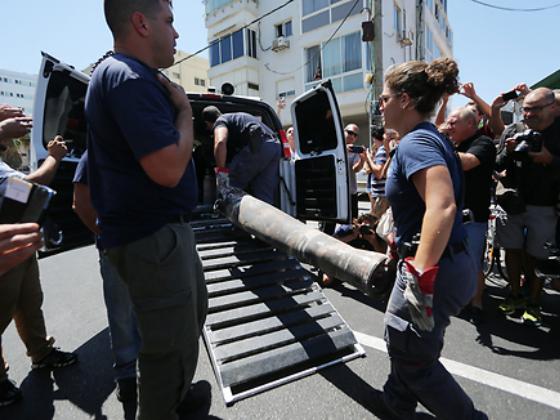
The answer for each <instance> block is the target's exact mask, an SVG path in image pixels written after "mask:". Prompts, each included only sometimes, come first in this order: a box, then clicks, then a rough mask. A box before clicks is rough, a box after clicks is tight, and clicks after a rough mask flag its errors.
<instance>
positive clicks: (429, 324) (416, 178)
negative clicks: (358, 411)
mask: <svg viewBox="0 0 560 420" xmlns="http://www.w3.org/2000/svg"><path fill="white" fill-rule="evenodd" d="M458 73H459V70H458V68H457V64H456V63H455V61H453V60H451V59H450V58H441V59H438V60H435V61H434V62H432V63H431V64H427V63H424V62H421V61H410V62H406V63H403V64H400V65H398V66H395V67H393V68H391V69H389V71H388V72H387V74H386V75H385V85H384V89H383V93H382V94H381V96H380V109H381V112H382V113H383V117H384V121H385V128H392V129H395V130H396V131H398V132H399V133H400V135H401V137H402V140H401V142H400V144H399V146H398V148H397V151H396V153H395V155H394V157H393V161H392V163H391V166H390V168H389V172H388V175H387V182H386V184H385V191H386V195H387V197H388V199H389V202H390V204H391V207H392V210H393V216H394V220H395V227H396V245H397V249H398V253H399V263H398V270H397V279H396V281H395V285H394V287H393V290H392V293H391V297H390V299H389V302H388V305H387V310H386V313H385V341H386V342H387V348H388V352H389V356H390V358H391V373H390V374H389V378H388V379H387V382H386V384H385V386H384V393H383V396H384V402H385V405H386V406H387V408H388V409H389V410H390V411H391V412H392V413H393V414H394V415H396V416H397V417H398V418H400V419H409V418H410V419H412V418H415V409H416V405H417V403H418V402H421V403H422V404H423V405H424V406H425V407H426V408H428V409H429V410H430V411H431V412H432V413H433V414H435V415H436V417H437V418H442V419H444V418H447V419H448V418H454V419H474V418H482V419H484V418H486V416H485V415H484V414H483V413H481V412H479V411H477V410H475V408H474V405H473V402H472V400H471V399H470V398H469V397H468V395H467V394H466V393H465V392H464V391H463V389H462V388H461V387H460V386H459V384H458V383H457V382H456V381H455V380H454V379H453V377H452V376H451V375H450V373H449V372H448V371H447V370H446V369H445V367H444V366H443V365H442V364H441V363H440V362H439V356H440V352H441V349H442V347H443V336H444V332H445V328H446V327H447V326H448V325H449V322H450V317H451V316H452V315H455V314H457V313H458V312H459V311H460V310H461V308H462V307H463V306H464V305H465V304H467V303H468V302H469V301H470V299H471V298H472V296H473V294H474V292H475V285H476V272H475V268H474V260H473V258H471V257H470V255H469V254H468V253H467V251H466V247H465V245H464V240H465V231H464V229H463V226H462V224H461V218H462V214H461V213H462V209H461V202H462V170H461V167H460V164H459V162H458V160H457V158H456V155H455V151H454V149H453V147H452V145H451V143H449V142H448V141H447V140H446V139H445V138H444V137H443V136H441V135H440V134H439V133H438V131H437V129H436V127H435V126H434V125H433V124H432V123H431V122H430V121H429V118H430V116H431V115H432V113H433V111H434V108H435V106H436V104H437V102H438V101H439V100H440V99H441V97H442V95H443V94H444V93H453V92H455V91H457V88H458V81H457V76H458ZM418 236H419V239H418Z"/></svg>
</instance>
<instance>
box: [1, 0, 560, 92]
mask: <svg viewBox="0 0 560 420" xmlns="http://www.w3.org/2000/svg"><path fill="white" fill-rule="evenodd" d="M485 1H486V2H488V3H492V4H495V5H500V6H506V7H514V8H515V7H519V8H523V7H541V6H549V5H552V4H556V3H558V2H559V0H531V1H530V2H529V1H526V0H485ZM2 3H3V4H2V6H0V14H1V15H2V18H3V19H2V24H0V39H1V40H2V47H1V49H0V68H2V69H9V70H16V71H23V72H27V73H36V72H37V69H38V66H39V63H40V51H41V50H43V51H45V52H48V53H50V54H51V55H54V56H55V57H57V58H59V59H60V60H62V61H64V62H67V63H70V64H73V65H74V66H75V67H77V68H84V67H86V66H87V65H88V64H90V63H91V62H94V61H96V60H97V58H99V57H100V56H101V55H103V53H104V52H105V51H107V50H108V49H110V48H111V47H112V40H111V37H110V34H109V31H108V29H107V27H106V24H105V21H104V18H103V6H102V5H103V1H102V0H17V1H9V2H8V1H3V2H2ZM174 8H175V21H176V27H177V30H178V32H179V34H180V38H179V39H178V47H179V48H180V49H182V50H185V51H189V52H193V51H195V50H198V49H200V48H202V47H204V46H205V45H206V43H207V42H206V28H205V26H204V5H203V4H202V1H201V0H175V1H174ZM386 13H391V11H386ZM448 14H449V18H450V22H451V26H452V28H453V32H454V54H455V58H456V59H457V61H458V62H459V66H460V69H461V74H460V76H461V80H462V81H463V82H466V81H473V82H474V83H475V86H476V88H477V90H478V92H479V94H480V95H481V96H482V97H483V98H485V99H486V100H487V101H489V102H490V101H491V100H492V99H493V98H494V97H495V96H497V95H498V94H499V93H500V92H502V91H506V90H509V89H511V88H512V87H513V86H514V85H515V84H517V83H518V82H521V81H525V82H527V83H528V84H529V85H530V84H533V83H535V82H537V81H538V80H540V79H542V78H543V77H545V76H547V75H548V74H550V73H552V72H554V71H556V70H557V69H559V68H560V59H559V58H560V42H559V38H560V31H559V26H560V8H555V9H550V10H547V11H543V12H533V13H521V12H507V11H499V10H493V9H490V8H488V7H484V6H481V5H478V4H476V3H474V2H473V1H472V0H448ZM460 102H461V100H459V101H457V103H460Z"/></svg>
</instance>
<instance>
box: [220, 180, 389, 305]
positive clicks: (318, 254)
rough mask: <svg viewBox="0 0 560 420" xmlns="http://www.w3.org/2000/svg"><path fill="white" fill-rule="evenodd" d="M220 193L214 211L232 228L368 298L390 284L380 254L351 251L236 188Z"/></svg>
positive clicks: (377, 294) (223, 190)
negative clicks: (345, 283) (255, 238)
mask: <svg viewBox="0 0 560 420" xmlns="http://www.w3.org/2000/svg"><path fill="white" fill-rule="evenodd" d="M220 192H221V194H220V196H221V199H220V200H219V201H218V203H217V208H218V209H219V210H220V211H222V212H223V213H224V215H225V216H226V217H227V218H228V219H229V220H230V221H231V222H232V223H233V224H234V225H236V226H237V227H239V228H241V229H243V230H244V231H246V232H248V233H250V234H253V235H255V236H256V237H257V238H259V239H260V240H262V241H264V242H266V243H268V244H270V245H272V246H274V247H276V248H278V249H280V250H282V251H284V252H286V253H287V254H289V255H291V256H294V257H296V258H297V259H298V260H299V261H301V262H304V263H307V264H311V265H313V266H315V267H317V268H319V269H320V270H322V271H323V272H325V273H328V274H329V275H331V276H333V277H336V278H338V279H340V280H342V281H345V282H348V283H350V284H352V285H353V286H355V287H356V288H358V289H359V290H361V291H362V292H363V293H366V294H368V295H370V296H379V295H380V294H381V293H384V292H385V291H386V288H387V285H388V282H391V283H392V279H391V278H390V276H391V274H390V273H388V269H387V267H386V260H387V257H386V256H385V255H384V254H381V253H378V252H371V251H364V250H360V249H356V248H353V247H351V246H350V245H348V244H345V243H343V242H341V241H339V240H338V239H335V238H333V237H332V236H329V235H326V234H324V233H323V232H320V231H318V230H316V229H313V228H311V227H308V226H307V225H305V224H304V223H302V222H300V221H299V220H297V219H294V218H293V217H291V216H289V215H288V214H286V213H284V212H283V211H281V210H279V209H277V208H276V207H273V206H271V205H269V204H267V203H264V202H263V201H261V200H258V199H256V198H254V197H252V196H251V195H249V194H246V193H244V192H243V191H241V190H239V189H237V188H233V187H229V188H224V189H222V190H221V191H220Z"/></svg>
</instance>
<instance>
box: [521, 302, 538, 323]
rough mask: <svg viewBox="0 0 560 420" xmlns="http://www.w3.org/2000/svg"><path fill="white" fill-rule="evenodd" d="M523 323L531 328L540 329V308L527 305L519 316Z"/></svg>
mask: <svg viewBox="0 0 560 420" xmlns="http://www.w3.org/2000/svg"><path fill="white" fill-rule="evenodd" d="M521 319H522V320H523V323H524V324H526V325H530V326H532V327H540V326H541V324H542V317H541V308H539V306H538V305H528V306H527V309H525V312H523V315H522V316H521Z"/></svg>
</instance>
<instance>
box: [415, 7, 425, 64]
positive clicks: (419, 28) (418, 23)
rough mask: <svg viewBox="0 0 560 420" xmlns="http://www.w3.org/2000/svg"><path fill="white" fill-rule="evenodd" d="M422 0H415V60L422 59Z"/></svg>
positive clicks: (423, 55) (423, 41)
mask: <svg viewBox="0 0 560 420" xmlns="http://www.w3.org/2000/svg"><path fill="white" fill-rule="evenodd" d="M424 43H425V34H424V1H423V0H416V60H424V59H425V58H426V57H425V54H424V51H425V48H424Z"/></svg>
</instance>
